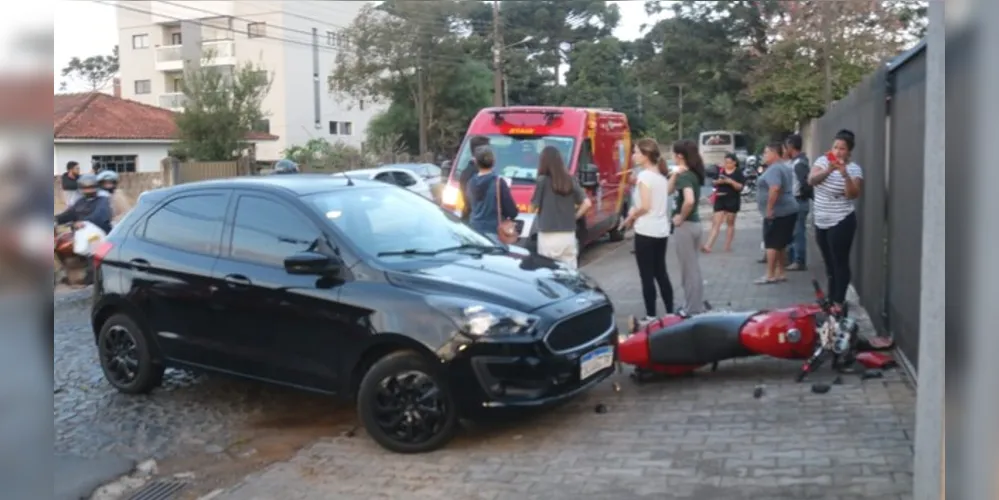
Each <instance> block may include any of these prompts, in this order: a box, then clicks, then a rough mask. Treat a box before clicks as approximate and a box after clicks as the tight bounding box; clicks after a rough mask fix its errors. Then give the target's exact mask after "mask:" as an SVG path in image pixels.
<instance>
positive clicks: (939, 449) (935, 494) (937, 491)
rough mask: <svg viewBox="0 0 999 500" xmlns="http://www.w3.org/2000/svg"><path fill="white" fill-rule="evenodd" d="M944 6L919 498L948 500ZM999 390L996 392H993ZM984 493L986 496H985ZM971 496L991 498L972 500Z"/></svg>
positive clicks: (938, 44)
mask: <svg viewBox="0 0 999 500" xmlns="http://www.w3.org/2000/svg"><path fill="white" fill-rule="evenodd" d="M944 22H945V21H944V3H943V0H931V1H930V2H929V24H928V29H929V31H928V35H927V39H926V110H925V113H926V116H927V118H928V119H927V120H926V135H925V137H924V141H923V147H924V156H923V227H922V230H923V238H922V262H921V263H920V267H921V268H922V269H921V270H920V273H921V274H920V276H921V280H922V283H921V289H920V293H919V365H918V366H919V372H918V374H917V378H918V389H917V392H916V435H915V462H914V464H913V498H914V500H938V499H940V498H944V491H943V488H944V435H945V430H944V415H945V412H944V399H945V394H944V354H945V347H944V331H945V329H946V325H945V321H944V311H945V300H946V299H945V293H946V292H945V288H944V287H945V281H946V279H945V272H944V266H942V265H941V264H940V263H941V262H946V258H945V257H944V255H945V251H946V247H945V242H946V240H947V238H946V234H945V229H944V217H945V209H944V185H945V184H944V183H945V175H944V164H945V161H946V160H945V154H946V153H945V149H944V148H945V145H946V141H945V140H944V122H943V120H942V119H940V117H943V116H944V114H945V113H944V106H945V97H944V88H945V84H944V78H945V74H946V68H945V64H944V51H945V43H946V42H945V38H944ZM993 390H994V388H993ZM983 493H984V492H983ZM965 498H985V497H974V496H968V497H965Z"/></svg>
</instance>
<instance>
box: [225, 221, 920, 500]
mask: <svg viewBox="0 0 999 500" xmlns="http://www.w3.org/2000/svg"><path fill="white" fill-rule="evenodd" d="M752 208H753V207H752V205H750V206H749V207H747V212H744V213H743V214H740V219H739V221H738V224H739V229H738V232H737V234H736V240H735V247H734V252H732V253H728V254H726V253H722V252H721V247H722V245H721V242H719V244H718V246H717V250H716V253H713V254H710V255H704V256H703V257H702V260H701V266H702V269H703V272H704V279H705V281H706V298H707V299H708V300H709V301H711V302H712V303H713V304H714V305H715V306H716V307H721V306H728V303H729V302H730V303H731V307H733V308H736V309H747V308H764V307H773V306H782V305H788V304H793V303H798V302H803V301H809V300H811V299H812V292H811V288H810V284H809V280H810V278H811V273H810V272H800V273H790V280H789V281H788V282H787V283H783V284H778V285H767V286H759V285H754V284H752V281H753V280H754V279H755V278H757V277H759V276H760V275H761V273H762V271H763V266H762V265H761V264H757V263H756V262H755V261H756V259H757V258H758V257H759V238H760V237H759V235H760V226H759V225H760V218H759V216H757V215H755V214H753V213H749V211H750V210H752ZM708 213H709V212H707V211H706V212H705V214H708ZM705 229H707V228H705ZM630 248H631V243H630V242H627V243H626V244H624V245H622V246H620V247H619V248H617V249H615V250H614V251H612V252H609V253H608V254H607V255H604V256H602V257H601V258H599V259H597V260H595V261H594V262H591V263H590V264H589V265H587V266H586V267H585V271H586V272H588V273H589V274H590V275H592V276H593V277H594V278H595V279H596V280H597V281H599V282H600V283H601V284H602V285H603V286H604V287H605V288H606V290H607V291H608V293H609V294H610V295H611V296H612V297H613V298H614V300H615V304H616V306H617V308H618V310H619V313H620V314H621V315H627V314H635V313H640V312H641V311H642V307H641V298H640V293H639V291H638V287H637V271H636V269H635V264H634V256H633V255H632V254H631V252H630ZM811 255H812V256H813V257H817V254H816V253H815V252H813V253H812V254H811ZM812 263H813V265H814V264H819V262H818V261H816V260H813V262H812ZM668 266H669V269H670V271H671V274H672V275H673V276H676V278H674V288H675V289H676V291H677V293H678V303H682V291H681V287H680V283H679V282H678V276H679V273H678V267H677V263H676V260H675V254H674V252H673V249H671V250H670V252H669V261H668ZM814 267H815V268H816V269H818V267H819V266H814ZM819 276H821V273H820V274H819ZM799 366H800V364H799V363H798V362H789V361H775V360H768V359H747V360H740V361H737V362H728V363H723V364H722V365H721V367H720V369H719V371H718V372H715V373H710V372H705V373H698V374H697V375H696V376H694V377H690V378H679V379H675V380H670V381H665V382H662V383H651V384H646V385H636V384H634V383H633V382H632V381H631V380H629V379H627V377H626V376H624V375H621V376H618V377H617V378H616V380H617V381H619V382H620V384H621V387H622V390H621V392H617V393H616V392H614V391H613V390H612V388H611V385H610V384H609V383H608V384H605V385H603V386H601V387H598V388H597V389H595V390H593V391H592V392H590V393H588V394H586V395H584V396H583V397H580V398H578V399H576V400H574V401H572V402H570V403H568V404H566V405H564V406H561V407H559V408H556V409H554V410H551V411H548V412H545V413H543V414H542V415H540V416H536V417H534V418H530V419H526V420H523V421H518V422H513V423H510V424H508V425H503V426H499V427H489V428H477V429H472V430H467V431H465V432H464V433H463V434H462V435H461V436H460V437H459V438H458V439H457V440H456V441H455V442H453V443H452V445H451V446H449V447H448V448H446V449H444V450H441V451H439V452H435V453H432V454H426V455H419V456H405V455H395V454H391V453H388V452H386V451H383V450H381V449H380V448H378V447H377V446H376V445H375V444H374V443H373V442H372V441H371V440H370V439H368V438H367V437H366V436H364V434H363V432H359V433H358V435H357V436H354V437H343V436H341V437H330V438H326V439H322V440H320V441H319V442H317V443H315V444H314V445H312V446H310V447H308V448H306V449H303V450H302V451H300V452H299V453H298V454H297V455H296V456H295V457H294V458H293V459H291V460H290V461H287V462H282V463H279V464H276V465H274V466H272V467H270V468H268V469H267V470H265V471H262V472H261V473H259V474H257V475H254V476H251V477H249V478H246V479H245V480H244V481H243V482H242V483H241V484H239V485H236V486H235V487H233V488H232V489H230V490H228V491H227V492H225V493H223V494H222V495H220V496H217V497H215V499H216V500H258V499H259V500H264V499H267V500H271V499H276V498H280V499H282V500H313V499H315V500H320V499H323V500H325V499H330V498H337V499H359V500H360V499H364V500H368V499H431V498H433V499H440V498H447V499H454V500H458V499H488V500H495V499H518V500H520V499H531V498H536V499H545V500H551V499H563V498H564V499H570V498H571V499H580V498H586V499H614V500H626V499H639V498H650V499H651V498H656V499H665V498H696V499H739V498H747V499H748V498H752V499H768V500H776V499H785V498H786V499H798V500H800V499H829V500H846V499H862V498H879V499H881V500H902V499H910V498H912V495H911V481H912V464H911V462H912V459H913V449H912V440H911V437H912V433H913V428H914V414H913V410H914V404H915V391H914V389H913V388H912V386H911V385H910V384H909V382H908V381H907V380H906V379H905V378H904V375H903V374H902V373H901V372H900V371H893V372H888V373H886V374H885V377H884V378H883V379H878V380H867V381H861V380H860V379H859V377H855V376H847V377H845V381H844V384H843V385H836V386H833V389H832V390H831V391H830V392H829V393H828V394H824V395H818V394H812V393H811V392H810V391H809V384H796V383H794V382H793V377H794V374H795V371H796V369H797V368H798V367H799ZM831 377H832V376H831V374H829V373H828V372H824V371H823V372H820V374H817V375H816V378H817V379H820V380H821V379H825V380H829V379H831ZM758 385H763V386H764V387H765V392H764V395H763V397H762V398H760V399H754V397H753V394H752V393H753V389H754V388H755V387H756V386H758ZM597 404H604V405H606V408H607V412H606V413H598V412H595V411H594V408H595V406H596V405H597Z"/></svg>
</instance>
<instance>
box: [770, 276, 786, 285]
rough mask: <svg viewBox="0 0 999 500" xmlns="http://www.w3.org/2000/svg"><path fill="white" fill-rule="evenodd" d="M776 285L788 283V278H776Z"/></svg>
mask: <svg viewBox="0 0 999 500" xmlns="http://www.w3.org/2000/svg"><path fill="white" fill-rule="evenodd" d="M773 281H774V283H783V282H785V281H787V276H781V277H780V278H774V280H773Z"/></svg>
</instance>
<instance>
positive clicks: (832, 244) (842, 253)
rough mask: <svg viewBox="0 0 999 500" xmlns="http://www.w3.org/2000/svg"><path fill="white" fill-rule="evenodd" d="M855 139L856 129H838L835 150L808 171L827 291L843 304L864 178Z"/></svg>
mask: <svg viewBox="0 0 999 500" xmlns="http://www.w3.org/2000/svg"><path fill="white" fill-rule="evenodd" d="M855 141H856V139H855V137H854V135H853V132H851V131H849V130H840V131H839V132H837V133H836V136H835V138H834V139H833V145H832V150H830V151H829V152H828V153H826V154H825V155H823V156H821V157H819V158H818V160H816V161H815V163H814V164H813V166H812V171H811V173H810V174H809V175H808V183H809V184H810V185H811V186H812V187H813V188H814V198H813V200H812V214H813V223H814V224H815V240H816V243H818V247H819V251H820V252H821V253H822V260H824V261H825V267H826V278H827V279H828V288H827V293H828V294H829V299H830V300H831V301H832V302H833V303H834V304H837V305H838V306H840V307H843V306H844V305H845V303H846V291H847V289H848V288H849V286H850V279H851V275H850V248H851V247H852V246H853V238H854V235H855V234H856V232H857V215H856V213H854V211H855V207H854V201H855V200H856V199H857V198H859V197H860V193H861V189H862V188H863V181H864V171H863V169H861V168H860V165H857V164H856V163H855V162H853V161H852V160H851V154H852V153H853V148H854V146H855V143H856V142H855Z"/></svg>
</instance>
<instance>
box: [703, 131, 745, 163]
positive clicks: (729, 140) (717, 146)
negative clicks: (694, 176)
mask: <svg viewBox="0 0 999 500" xmlns="http://www.w3.org/2000/svg"><path fill="white" fill-rule="evenodd" d="M697 142H698V144H699V149H700V151H701V158H703V159H704V165H705V166H707V167H711V166H716V167H720V166H721V164H722V162H723V161H724V159H725V155H726V154H728V153H735V155H736V156H738V157H739V166H740V167H741V166H743V165H745V163H746V158H748V157H749V139H748V137H747V136H746V134H743V133H742V132H734V131H731V130H714V131H708V132H701V136H700V139H699V140H698V141H697Z"/></svg>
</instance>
